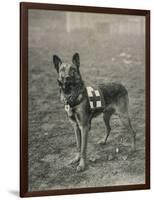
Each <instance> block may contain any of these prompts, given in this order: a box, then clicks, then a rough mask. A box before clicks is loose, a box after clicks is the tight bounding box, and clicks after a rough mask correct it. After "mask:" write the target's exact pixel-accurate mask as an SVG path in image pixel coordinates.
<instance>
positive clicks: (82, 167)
mask: <svg viewBox="0 0 154 200" xmlns="http://www.w3.org/2000/svg"><path fill="white" fill-rule="evenodd" d="M85 166H86V165H85V160H84V159H83V158H81V159H80V163H79V165H78V166H77V169H76V170H77V172H82V171H84V169H85Z"/></svg>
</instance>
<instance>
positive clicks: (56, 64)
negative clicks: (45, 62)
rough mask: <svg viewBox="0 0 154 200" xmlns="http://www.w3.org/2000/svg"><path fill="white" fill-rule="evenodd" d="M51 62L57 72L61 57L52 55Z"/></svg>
mask: <svg viewBox="0 0 154 200" xmlns="http://www.w3.org/2000/svg"><path fill="white" fill-rule="evenodd" d="M53 63H54V66H55V68H56V70H57V72H59V67H60V65H61V64H62V61H61V59H60V58H59V57H58V56H56V55H53Z"/></svg>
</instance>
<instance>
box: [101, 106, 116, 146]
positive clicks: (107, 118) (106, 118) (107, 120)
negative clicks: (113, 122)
mask: <svg viewBox="0 0 154 200" xmlns="http://www.w3.org/2000/svg"><path fill="white" fill-rule="evenodd" d="M113 113H114V110H113V109H110V110H106V111H105V112H104V115H103V119H104V122H105V126H106V136H105V139H103V140H101V141H99V142H98V143H99V144H106V142H107V139H108V137H109V135H110V132H111V126H110V119H111V116H112V114H113Z"/></svg>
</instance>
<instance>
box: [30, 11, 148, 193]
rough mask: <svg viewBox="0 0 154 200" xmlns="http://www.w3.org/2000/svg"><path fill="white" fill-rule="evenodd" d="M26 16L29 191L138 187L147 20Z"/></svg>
mask: <svg viewBox="0 0 154 200" xmlns="http://www.w3.org/2000/svg"><path fill="white" fill-rule="evenodd" d="M115 10H116V9H115ZM27 17H28V20H27V21H28V24H27V30H28V31H27V35H28V39H27V42H28V45H27V47H28V48H27V54H28V56H27V57H28V60H27V67H28V68H27V69H28V86H27V87H28V111H27V112H28V135H27V138H28V139H27V144H28V146H27V152H28V153H27V156H28V161H27V167H28V174H27V176H28V178H27V180H28V192H35V191H49V190H53V191H54V190H67V189H82V188H83V189H85V188H89V189H90V188H103V187H104V188H105V187H114V186H115V187H116V186H121V187H123V186H128V189H129V186H130V188H132V189H133V186H136V185H142V186H143V187H144V185H146V183H147V178H146V176H147V170H148V169H147V163H146V160H147V159H148V158H147V153H146V152H147V151H148V148H149V147H147V145H146V144H147V136H148V133H147V130H148V129H147V128H146V127H147V126H148V125H147V124H146V119H147V116H146V106H147V103H148V102H147V100H146V99H147V96H146V95H147V91H146V90H148V87H147V86H146V81H147V80H146V67H148V66H147V59H148V58H147V57H146V56H147V54H146V47H147V45H146V16H145V15H143V14H142V15H140V14H129V13H128V14H127V13H126V14H118V13H114V12H113V14H112V13H111V12H109V13H107V12H104V13H103V12H89V11H88V12H86V9H85V12H83V11H82V12H80V11H78V10H77V11H74V10H72V11H71V10H70V9H69V10H68V11H67V9H66V10H63V9H62V10H56V9H53V10H52V9H39V8H35V9H33V8H29V9H27ZM131 186H132V187H131ZM134 189H135V187H134ZM100 191H101V190H100ZM102 191H103V189H102ZM81 192H82V190H81Z"/></svg>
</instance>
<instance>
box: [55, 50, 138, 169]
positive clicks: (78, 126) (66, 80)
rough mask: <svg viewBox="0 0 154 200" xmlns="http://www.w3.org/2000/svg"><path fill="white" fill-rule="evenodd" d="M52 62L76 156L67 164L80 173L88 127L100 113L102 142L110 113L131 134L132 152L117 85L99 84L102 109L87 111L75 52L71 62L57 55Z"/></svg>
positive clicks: (123, 91)
mask: <svg viewBox="0 0 154 200" xmlns="http://www.w3.org/2000/svg"><path fill="white" fill-rule="evenodd" d="M53 63H54V66H55V69H56V71H57V73H58V79H57V81H58V85H59V88H60V96H61V101H62V102H63V103H64V106H65V110H66V112H67V115H68V118H69V121H70V122H71V124H72V125H73V128H74V132H75V136H76V144H77V154H76V156H75V158H74V159H73V160H72V161H71V163H75V162H78V166H77V171H83V170H84V169H85V166H86V149H87V140H88V132H89V130H90V127H91V120H92V118H93V117H95V116H97V115H99V114H101V113H103V114H104V115H103V118H104V122H105V125H106V130H107V134H106V137H105V140H104V143H106V141H107V138H108V136H109V134H110V131H111V127H110V118H111V116H112V114H114V113H115V114H117V115H118V116H119V118H120V120H121V121H122V123H123V124H124V126H125V127H126V128H127V129H128V131H129V132H130V134H131V135H132V148H133V150H135V135H136V134H135V131H134V130H133V128H132V125H131V121H130V118H129V114H128V92H127V90H126V88H125V87H124V86H123V85H122V84H119V83H104V84H101V85H99V89H100V91H102V92H103V95H104V101H105V108H104V109H103V110H102V109H101V108H100V109H97V110H96V111H92V110H91V108H90V104H89V100H88V95H87V90H86V87H85V84H84V82H83V80H82V77H81V74H80V70H79V68H80V58H79V54H78V53H75V54H74V55H73V58H72V62H70V63H64V62H62V60H61V59H60V58H59V57H58V56H57V55H54V56H53Z"/></svg>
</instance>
